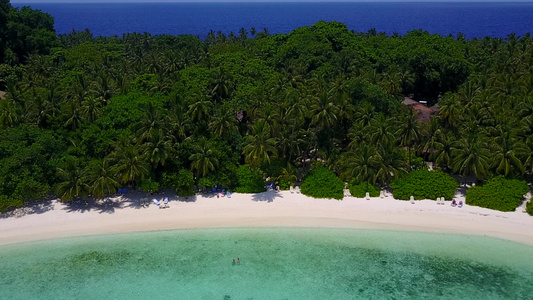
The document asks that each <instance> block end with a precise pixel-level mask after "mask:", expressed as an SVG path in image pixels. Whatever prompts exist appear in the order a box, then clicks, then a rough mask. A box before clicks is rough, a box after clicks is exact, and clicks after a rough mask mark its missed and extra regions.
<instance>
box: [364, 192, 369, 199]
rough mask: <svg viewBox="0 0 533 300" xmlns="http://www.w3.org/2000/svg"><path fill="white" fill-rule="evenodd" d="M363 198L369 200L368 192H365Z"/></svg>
mask: <svg viewBox="0 0 533 300" xmlns="http://www.w3.org/2000/svg"><path fill="white" fill-rule="evenodd" d="M365 199H366V200H370V193H369V192H366V194H365Z"/></svg>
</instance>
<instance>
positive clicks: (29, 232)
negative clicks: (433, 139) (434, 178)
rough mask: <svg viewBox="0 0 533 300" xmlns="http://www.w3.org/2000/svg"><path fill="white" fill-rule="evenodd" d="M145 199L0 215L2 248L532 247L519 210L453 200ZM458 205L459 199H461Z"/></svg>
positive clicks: (135, 196)
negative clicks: (218, 230)
mask: <svg viewBox="0 0 533 300" xmlns="http://www.w3.org/2000/svg"><path fill="white" fill-rule="evenodd" d="M144 197H147V196H146V195H145V194H141V193H136V192H132V193H130V194H128V195H126V196H116V197H112V198H110V199H109V200H110V204H109V205H104V204H98V203H94V202H91V204H90V205H87V206H85V205H80V206H78V205H75V204H70V205H68V204H65V203H61V202H59V201H52V203H48V204H40V205H34V206H31V207H27V208H24V209H20V210H19V211H16V212H14V213H12V214H11V216H3V217H2V218H0V228H1V229H0V245H5V244H12V243H19V242H26V241H34V240H43V239H52V238H63V237H72V236H85V235H97V234H112V233H120V232H134V231H151V230H169V229H184V228H207V227H317V228H371V229H391V230H409V231H427V232H439V233H440V232H444V233H456V234H470V235H482V236H490V237H496V238H502V239H507V240H511V241H516V242H520V243H523V244H527V245H531V246H533V230H532V228H533V217H532V216H529V215H528V214H526V213H524V212H523V209H522V208H518V209H517V211H515V212H499V211H494V210H490V209H485V208H479V207H474V206H468V205H465V206H463V207H462V208H459V207H452V206H451V205H450V201H447V202H446V204H445V205H437V204H436V202H435V201H432V200H422V201H416V202H415V204H411V203H410V202H409V201H400V200H395V199H393V198H392V195H390V194H389V195H388V196H385V197H384V198H379V197H378V198H370V200H366V199H360V198H353V197H346V198H344V200H342V201H337V200H330V199H313V198H309V197H306V196H304V195H302V194H297V193H291V192H289V191H281V192H275V191H268V192H265V193H261V194H233V195H232V197H231V198H227V197H220V198H217V197H216V196H213V195H203V196H202V195H197V196H194V197H189V199H181V198H178V197H176V196H175V195H174V194H169V193H167V194H157V195H153V196H149V199H148V200H150V202H151V200H152V199H153V198H155V199H159V200H161V199H163V198H164V197H168V198H169V200H170V207H169V208H166V209H160V208H159V207H157V206H156V205H154V204H153V203H152V204H150V206H149V207H146V208H143V207H141V206H139V199H141V198H144ZM455 199H456V200H457V201H459V200H463V201H464V198H463V197H462V196H461V195H460V194H458V195H457V197H456V198H455Z"/></svg>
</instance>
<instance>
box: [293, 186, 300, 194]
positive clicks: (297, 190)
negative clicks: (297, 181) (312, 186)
mask: <svg viewBox="0 0 533 300" xmlns="http://www.w3.org/2000/svg"><path fill="white" fill-rule="evenodd" d="M294 189H295V190H296V193H297V194H299V193H300V187H299V186H295V187H294Z"/></svg>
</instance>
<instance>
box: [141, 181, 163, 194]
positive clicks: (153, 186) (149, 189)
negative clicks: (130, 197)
mask: <svg viewBox="0 0 533 300" xmlns="http://www.w3.org/2000/svg"><path fill="white" fill-rule="evenodd" d="M141 190H142V191H143V192H146V193H154V192H157V191H158V190H159V182H157V181H155V180H152V178H148V179H147V180H144V181H143V182H142V184H141Z"/></svg>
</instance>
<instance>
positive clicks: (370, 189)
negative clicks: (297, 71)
mask: <svg viewBox="0 0 533 300" xmlns="http://www.w3.org/2000/svg"><path fill="white" fill-rule="evenodd" d="M349 189H350V194H351V195H352V196H353V197H356V198H364V197H366V193H369V194H370V197H379V193H380V192H381V190H380V189H379V187H377V186H375V185H372V184H370V183H368V182H363V183H361V184H354V183H350V187H349Z"/></svg>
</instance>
